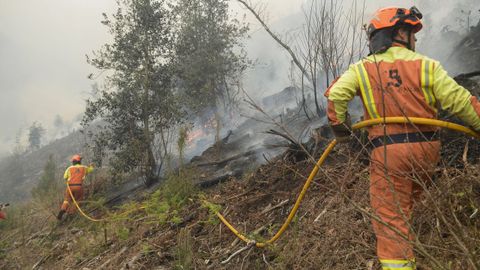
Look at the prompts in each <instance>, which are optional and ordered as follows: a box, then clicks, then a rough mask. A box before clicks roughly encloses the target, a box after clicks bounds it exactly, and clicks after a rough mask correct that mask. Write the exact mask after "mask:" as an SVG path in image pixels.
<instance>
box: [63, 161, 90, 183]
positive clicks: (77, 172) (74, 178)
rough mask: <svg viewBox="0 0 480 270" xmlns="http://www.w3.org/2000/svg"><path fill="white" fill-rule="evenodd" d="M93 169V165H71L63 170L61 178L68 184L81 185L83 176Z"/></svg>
mask: <svg viewBox="0 0 480 270" xmlns="http://www.w3.org/2000/svg"><path fill="white" fill-rule="evenodd" d="M92 171H93V166H84V165H81V164H76V165H72V166H70V167H68V168H67V170H65V173H64V174H63V178H64V179H65V180H67V182H68V184H69V185H82V184H83V180H84V179H85V176H86V175H87V174H89V173H91V172H92Z"/></svg>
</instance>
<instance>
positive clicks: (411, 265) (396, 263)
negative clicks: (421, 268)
mask: <svg viewBox="0 0 480 270" xmlns="http://www.w3.org/2000/svg"><path fill="white" fill-rule="evenodd" d="M380 263H381V264H382V270H415V269H416V266H415V260H382V259H380Z"/></svg>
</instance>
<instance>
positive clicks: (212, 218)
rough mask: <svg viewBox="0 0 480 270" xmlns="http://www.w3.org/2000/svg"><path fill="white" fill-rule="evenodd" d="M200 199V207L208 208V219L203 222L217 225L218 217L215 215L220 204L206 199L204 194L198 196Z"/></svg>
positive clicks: (218, 210) (220, 207)
mask: <svg viewBox="0 0 480 270" xmlns="http://www.w3.org/2000/svg"><path fill="white" fill-rule="evenodd" d="M200 200H202V207H203V208H206V209H208V219H207V220H206V221H205V223H207V224H210V225H214V226H215V225H218V224H219V223H220V219H219V218H218V217H217V213H218V212H220V210H221V209H222V206H220V205H218V204H214V203H211V202H209V201H206V200H205V198H204V196H200Z"/></svg>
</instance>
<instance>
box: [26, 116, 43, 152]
mask: <svg viewBox="0 0 480 270" xmlns="http://www.w3.org/2000/svg"><path fill="white" fill-rule="evenodd" d="M44 134H45V129H44V128H43V127H42V125H41V124H40V123H37V122H33V124H32V125H31V126H30V128H29V133H28V144H29V147H30V149H31V150H37V149H39V148H40V144H41V143H42V137H43V135H44Z"/></svg>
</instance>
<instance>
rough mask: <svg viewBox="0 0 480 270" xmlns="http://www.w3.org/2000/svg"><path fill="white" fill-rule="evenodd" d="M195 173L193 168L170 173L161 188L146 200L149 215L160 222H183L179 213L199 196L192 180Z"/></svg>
mask: <svg viewBox="0 0 480 270" xmlns="http://www.w3.org/2000/svg"><path fill="white" fill-rule="evenodd" d="M195 174H196V172H195V170H194V169H192V168H186V169H181V170H180V171H179V172H177V173H171V174H169V175H168V177H167V179H166V180H165V182H164V184H163V185H162V186H161V188H160V189H158V190H157V191H156V192H155V193H153V194H152V195H151V197H150V198H149V199H148V200H146V201H145V202H144V206H145V211H146V212H147V213H148V215H150V216H151V217H154V218H155V219H156V221H158V222H160V223H165V222H172V223H175V224H179V223H181V222H182V218H181V217H180V216H179V214H178V213H179V212H180V211H181V210H182V209H183V207H185V206H186V205H188V203H189V202H191V201H192V198H194V197H196V196H197V189H196V188H195V186H194V185H193V181H192V179H193V177H194V175H195Z"/></svg>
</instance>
